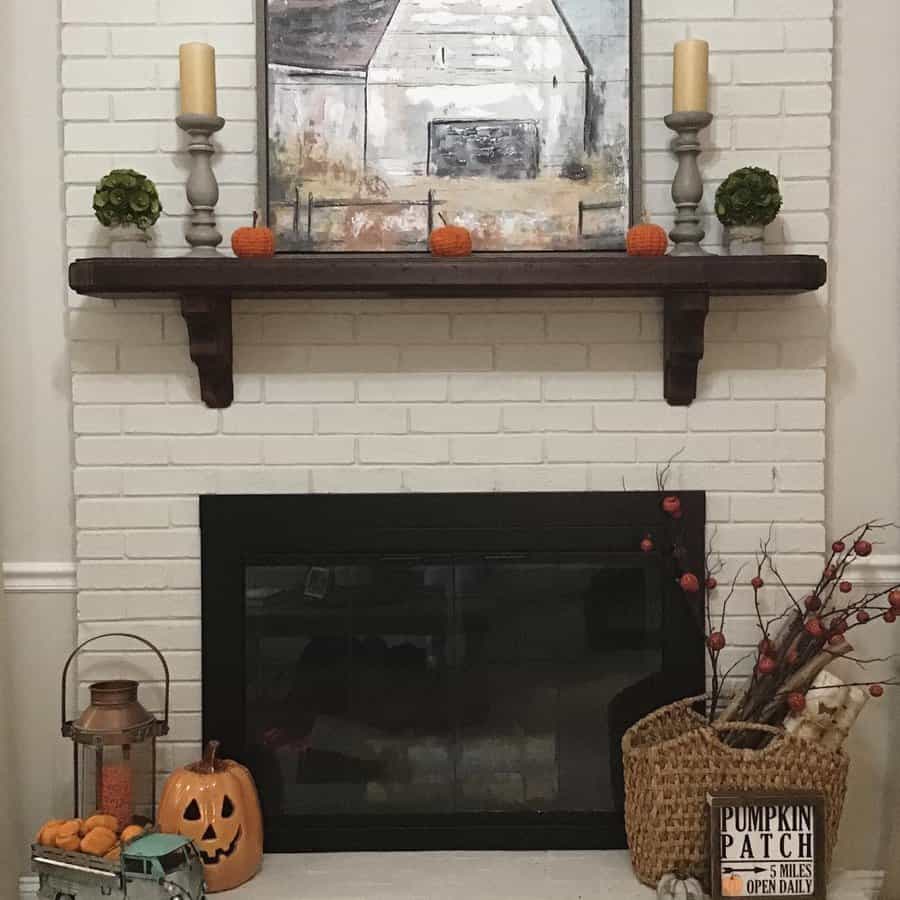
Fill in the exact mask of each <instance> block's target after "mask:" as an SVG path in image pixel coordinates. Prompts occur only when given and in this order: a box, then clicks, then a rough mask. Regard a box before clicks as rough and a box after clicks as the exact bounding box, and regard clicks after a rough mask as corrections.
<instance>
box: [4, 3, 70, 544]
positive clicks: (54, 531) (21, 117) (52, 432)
mask: <svg viewBox="0 0 900 900" xmlns="http://www.w3.org/2000/svg"><path fill="white" fill-rule="evenodd" d="M3 10H4V27H3V28H2V29H0V48H2V57H0V58H2V59H3V61H4V62H3V66H0V121H2V122H3V136H2V144H0V146H2V152H0V184H2V185H3V202H2V204H0V298H2V300H0V303H2V305H3V319H2V321H3V327H2V328H0V422H2V428H0V498H2V502H0V535H2V544H0V546H2V550H3V552H2V554H0V558H2V559H3V560H4V561H26V560H27V561H31V560H48V561H56V560H68V559H71V558H72V524H71V520H72V513H71V508H72V500H71V495H72V487H71V480H72V471H71V462H70V459H71V452H70V440H71V439H70V423H69V416H70V404H69V399H68V398H69V390H70V388H69V383H70V377H69V364H68V358H67V348H66V343H65V331H64V323H65V293H64V291H65V287H64V286H65V281H64V276H65V262H66V261H65V256H64V251H63V215H62V209H63V196H62V172H61V165H62V162H61V161H62V149H61V146H60V143H61V142H60V138H61V135H60V129H61V125H60V113H59V110H60V99H59V84H58V82H59V72H58V66H59V62H58V42H59V22H58V11H57V4H56V3H34V2H32V0H6V3H4V7H3Z"/></svg>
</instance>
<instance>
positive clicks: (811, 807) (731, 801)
mask: <svg viewBox="0 0 900 900" xmlns="http://www.w3.org/2000/svg"><path fill="white" fill-rule="evenodd" d="M707 802H708V803H709V807H710V817H709V821H710V860H711V862H710V866H711V871H710V883H711V896H712V898H713V900H726V898H733V897H755V896H766V897H768V898H772V900H797V898H811V900H826V874H827V873H826V871H825V853H826V850H825V847H826V844H825V796H824V794H822V793H820V792H817V791H802V790H796V791H744V792H716V793H711V794H710V795H709V796H708V797H707Z"/></svg>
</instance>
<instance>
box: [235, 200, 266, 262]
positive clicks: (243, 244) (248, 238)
mask: <svg viewBox="0 0 900 900" xmlns="http://www.w3.org/2000/svg"><path fill="white" fill-rule="evenodd" d="M258 222H259V213H258V212H255V211H254V213H253V225H252V227H250V228H246V227H245V228H238V229H237V230H236V231H235V232H234V234H233V235H232V236H231V249H232V250H234V253H235V256H240V257H251V256H274V255H275V235H274V234H273V232H272V229H271V228H265V227H263V226H262V225H258V224H257V223H258Z"/></svg>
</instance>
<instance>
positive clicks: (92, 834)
mask: <svg viewBox="0 0 900 900" xmlns="http://www.w3.org/2000/svg"><path fill="white" fill-rule="evenodd" d="M118 842H119V839H118V838H117V837H116V833H115V832H114V831H110V830H109V829H108V828H104V827H103V826H102V825H98V826H97V827H96V828H92V829H91V830H90V831H89V832H88V833H87V834H86V835H85V836H84V837H83V838H82V839H81V852H82V853H90V854H91V855H92V856H106V854H107V853H109V851H110V850H112V848H113V847H115V846H116V844H117V843H118Z"/></svg>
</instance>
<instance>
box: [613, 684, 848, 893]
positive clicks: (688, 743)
mask: <svg viewBox="0 0 900 900" xmlns="http://www.w3.org/2000/svg"><path fill="white" fill-rule="evenodd" d="M702 699H703V698H702V697H699V698H698V697H692V698H689V699H687V700H679V701H678V702H677V703H672V704H670V705H669V706H664V707H662V708H661V709H658V710H656V712H653V713H651V714H650V715H649V716H646V717H645V718H643V719H641V721H640V722H638V723H637V724H635V725H633V726H632V727H631V728H630V729H629V730H628V731H627V732H626V733H625V737H624V738H623V739H622V754H623V760H624V765H625V830H626V832H627V835H628V847H629V850H630V851H631V864H632V866H633V867H634V872H635V874H636V875H637V877H638V878H639V879H640V880H641V881H642V882H643V883H644V884H648V885H651V886H653V887H655V886H656V885H657V883H658V882H659V879H660V878H661V877H662V876H663V875H664V874H665V873H666V872H679V873H684V874H690V875H693V876H694V877H695V878H697V879H699V880H700V882H701V884H703V886H704V888H706V889H707V890H708V889H709V864H710V863H709V849H710V848H709V807H708V806H707V802H706V795H707V793H708V792H709V791H721V790H732V791H744V790H746V791H767V790H772V791H777V790H803V789H805V790H816V791H822V792H823V793H824V795H825V836H826V842H825V843H826V848H825V866H826V871H827V867H828V865H829V864H830V861H831V851H832V849H833V848H834V843H835V840H836V839H837V832H838V825H839V824H840V820H841V810H842V809H843V805H844V793H845V791H846V787H847V769H848V767H849V759H848V758H847V755H846V754H845V753H844V752H843V751H842V750H837V751H835V750H827V749H825V748H823V747H821V746H819V745H818V744H815V743H812V742H810V741H807V740H804V739H802V738H796V737H793V736H792V735H789V734H787V733H786V732H785V731H784V730H783V729H780V728H774V727H773V726H771V725H757V724H754V723H744V722H741V723H728V724H727V725H713V726H710V725H708V724H707V722H706V720H705V719H704V718H703V717H702V716H700V715H698V714H697V713H696V712H694V711H693V710H692V709H691V707H692V706H693V705H694V704H696V703H697V702H698V700H702ZM726 729H730V730H736V729H740V730H757V731H767V732H770V733H774V734H776V735H777V737H776V739H775V740H773V741H771V742H770V743H769V744H768V745H767V746H766V747H764V748H763V749H761V750H738V749H735V748H734V747H729V746H727V745H726V744H724V743H722V741H721V740H720V737H719V734H720V732H722V731H724V730H726Z"/></svg>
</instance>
